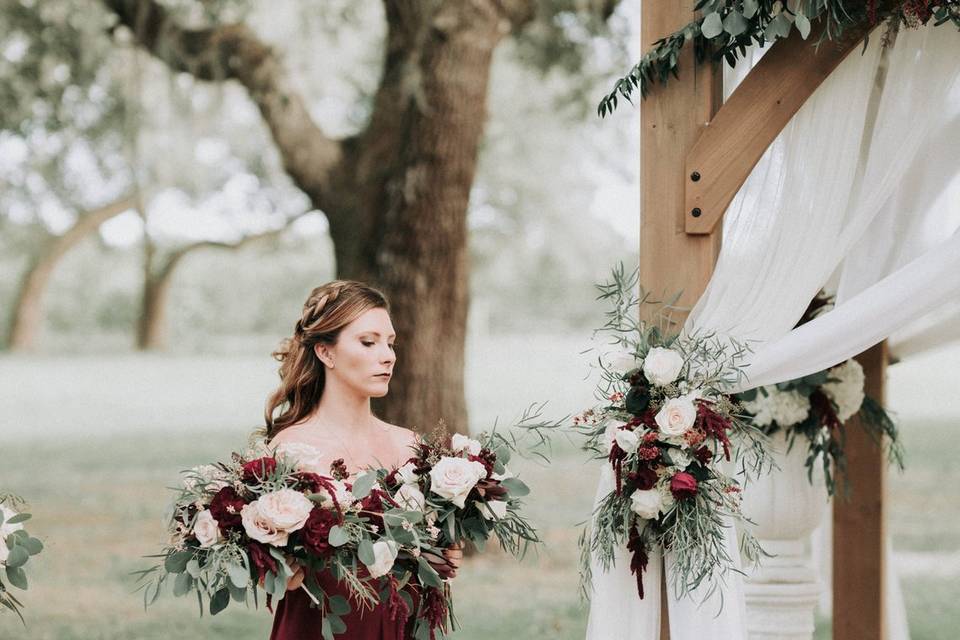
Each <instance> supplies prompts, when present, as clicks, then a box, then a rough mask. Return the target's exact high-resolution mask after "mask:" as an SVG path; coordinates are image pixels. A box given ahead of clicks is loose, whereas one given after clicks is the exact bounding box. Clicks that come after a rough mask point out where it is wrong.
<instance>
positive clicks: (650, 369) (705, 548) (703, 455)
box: [574, 267, 765, 598]
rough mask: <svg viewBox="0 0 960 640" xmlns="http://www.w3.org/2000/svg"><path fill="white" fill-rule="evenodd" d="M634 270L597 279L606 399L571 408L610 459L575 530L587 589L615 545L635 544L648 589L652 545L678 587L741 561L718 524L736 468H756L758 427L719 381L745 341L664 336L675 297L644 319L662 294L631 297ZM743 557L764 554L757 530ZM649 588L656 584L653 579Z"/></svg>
mask: <svg viewBox="0 0 960 640" xmlns="http://www.w3.org/2000/svg"><path fill="white" fill-rule="evenodd" d="M636 286H637V281H636V274H634V275H633V276H630V277H625V276H624V273H623V269H622V267H620V268H619V269H617V270H615V271H614V278H613V281H612V282H611V283H608V284H605V285H600V286H599V289H600V291H601V295H600V299H606V300H610V301H611V302H612V303H613V310H612V311H611V312H609V313H608V322H607V324H606V325H605V326H604V327H603V328H602V329H600V332H602V333H604V334H605V335H607V336H609V337H611V338H612V340H613V344H614V345H615V346H616V347H617V351H616V352H614V353H612V354H610V353H607V354H605V355H604V356H602V357H601V358H600V360H599V364H600V369H601V372H602V379H601V381H600V383H599V387H598V389H597V395H598V397H599V398H601V399H602V402H601V404H599V405H598V406H595V407H593V408H590V409H587V410H586V411H585V412H583V413H582V414H581V415H579V416H577V417H575V418H574V428H575V429H576V430H577V431H579V432H580V433H581V434H582V435H583V436H585V438H586V441H585V445H584V448H585V449H586V450H588V451H590V452H591V453H592V454H593V455H594V456H595V457H597V458H602V459H604V460H606V462H607V464H609V465H610V467H611V470H612V473H613V477H614V484H615V486H614V489H613V490H612V491H610V492H609V493H608V494H607V495H606V496H604V497H602V498H601V499H600V501H599V502H598V504H597V506H596V508H595V510H594V513H593V517H592V519H591V523H590V524H588V525H587V527H586V528H585V530H584V532H583V534H582V536H581V540H580V542H581V552H582V557H581V581H582V589H583V591H584V594H585V595H587V596H589V591H588V585H589V584H590V582H591V562H592V560H593V559H595V560H597V561H599V565H600V566H601V567H603V569H604V570H607V569H609V568H610V567H611V566H612V565H613V563H614V553H615V550H616V549H617V548H618V547H621V546H623V545H626V548H627V550H628V551H629V552H630V557H631V561H630V569H631V572H632V573H633V574H635V575H636V581H637V592H638V595H639V596H640V597H641V598H643V596H644V590H645V589H644V584H643V574H644V571H645V569H646V567H647V564H648V561H649V557H650V553H651V551H652V550H653V549H654V548H664V549H670V550H672V551H673V552H674V555H675V558H676V563H675V565H674V567H675V570H674V572H673V573H672V575H671V576H670V581H671V583H672V585H673V587H674V588H675V590H676V591H677V593H678V594H679V595H685V594H687V593H689V592H690V591H692V590H694V589H697V588H698V587H699V586H700V585H701V584H704V583H707V584H709V585H710V590H711V591H712V589H713V588H714V587H715V586H716V584H717V579H718V578H722V576H723V575H724V574H725V573H726V572H728V571H730V570H736V569H737V567H738V565H739V562H738V558H734V557H731V553H730V552H729V550H728V549H727V548H726V546H725V543H724V533H725V532H724V530H725V529H728V528H729V527H732V526H733V525H734V523H735V522H736V521H737V520H740V519H742V515H741V512H740V503H741V488H742V484H741V480H738V479H736V478H734V477H733V475H731V473H734V472H733V471H730V470H729V469H731V468H736V467H737V466H739V471H738V472H737V473H739V474H740V475H741V479H746V478H747V477H749V476H750V475H752V474H755V473H759V472H760V471H761V470H762V466H763V465H764V460H765V451H764V447H763V440H764V438H763V435H762V434H761V433H760V432H759V431H758V430H757V429H756V428H754V427H753V426H752V425H751V424H750V423H749V421H747V420H744V419H743V418H742V417H741V416H740V415H739V411H738V405H737V403H736V402H735V401H734V400H733V399H731V398H730V397H729V396H728V395H726V394H725V393H724V392H723V391H722V389H723V388H725V387H726V386H727V385H729V384H732V383H734V382H735V381H737V380H739V379H741V377H742V375H743V370H742V367H741V366H740V363H741V361H742V359H743V357H744V355H745V354H746V348H745V347H743V346H742V345H737V344H735V343H724V342H722V341H720V340H718V339H715V337H714V336H711V335H670V334H668V333H666V332H665V331H663V330H662V329H661V326H660V325H663V324H668V323H669V310H670V308H671V306H672V305H671V304H670V303H663V304H662V308H661V310H660V312H659V314H658V315H657V316H656V317H657V318H658V320H660V321H661V322H659V323H658V325H654V324H652V323H648V322H643V321H640V320H638V319H635V316H636V317H639V309H640V307H641V305H644V304H650V305H653V304H659V303H653V302H651V301H650V299H649V296H646V295H643V296H642V297H639V298H638V297H636V295H635V294H634V293H633V292H634V289H635V288H636ZM741 546H742V552H743V554H744V556H745V557H746V558H747V559H748V560H750V561H756V560H757V559H758V557H759V554H760V553H761V550H760V548H759V545H758V544H757V542H756V540H755V539H754V538H753V537H752V536H751V535H750V534H749V533H746V534H744V535H743V536H742V542H741ZM654 588H656V587H655V586H654Z"/></svg>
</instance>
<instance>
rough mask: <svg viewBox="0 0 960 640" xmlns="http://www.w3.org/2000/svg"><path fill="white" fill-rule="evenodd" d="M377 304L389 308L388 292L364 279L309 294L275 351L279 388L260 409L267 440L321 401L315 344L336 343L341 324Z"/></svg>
mask: <svg viewBox="0 0 960 640" xmlns="http://www.w3.org/2000/svg"><path fill="white" fill-rule="evenodd" d="M378 308H380V309H387V310H388V311H389V309H390V305H389V303H388V302H387V298H386V296H384V295H383V293H381V292H380V291H377V290H376V289H374V288H373V287H370V286H367V285H365V284H363V283H362V282H355V281H353V280H334V281H333V282H328V283H327V284H324V285H321V286H319V287H317V288H315V289H314V290H313V291H311V292H310V295H309V296H308V297H307V301H306V302H304V303H303V314H302V315H301V316H300V319H299V320H297V324H296V325H295V326H294V329H293V336H292V337H290V338H287V339H285V340H284V341H283V342H282V343H281V344H280V347H279V348H277V350H276V351H274V352H273V357H274V358H276V359H277V360H279V361H280V370H279V374H280V386H279V387H277V390H276V391H274V392H273V393H272V394H271V395H270V397H269V398H268V399H267V406H266V410H265V411H264V420H265V421H266V428H265V432H266V434H265V435H266V437H267V439H268V440H270V439H272V438H273V437H274V436H276V435H277V434H278V433H280V432H281V431H282V430H284V429H286V428H287V427H289V426H291V425H293V424H296V423H298V422H300V421H301V420H303V419H304V418H306V417H307V416H309V415H310V412H311V411H313V409H314V408H315V407H316V406H317V403H318V402H320V397H321V396H322V395H323V387H324V380H325V375H326V374H325V371H324V368H323V363H322V362H320V359H319V358H318V357H317V355H316V353H315V352H314V347H315V346H316V345H317V344H328V345H333V344H335V343H336V341H337V337H338V336H339V335H340V332H341V331H342V330H343V328H344V327H345V326H347V325H348V324H350V323H351V322H353V321H354V320H356V319H357V317H359V316H360V315H361V314H362V313H364V312H365V311H368V310H370V309H378Z"/></svg>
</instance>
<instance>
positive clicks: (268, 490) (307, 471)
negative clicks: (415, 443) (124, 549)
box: [136, 443, 449, 640]
mask: <svg viewBox="0 0 960 640" xmlns="http://www.w3.org/2000/svg"><path fill="white" fill-rule="evenodd" d="M320 457H321V456H320V452H319V451H317V450H316V449H314V448H313V447H311V446H309V445H304V444H294V443H285V444H281V445H280V446H278V447H277V449H276V450H275V451H270V450H269V449H267V448H266V446H265V445H263V444H262V443H261V444H259V445H257V446H255V447H254V448H252V449H251V450H250V451H248V452H247V453H245V454H233V456H232V459H231V460H230V462H226V463H217V464H212V465H202V466H200V467H196V468H194V469H191V470H189V471H187V472H184V479H183V480H184V481H183V485H182V487H180V488H178V489H176V491H177V496H176V498H175V500H174V504H173V507H172V514H171V515H170V519H169V533H170V543H169V545H168V546H167V547H166V548H165V549H164V551H163V552H162V553H161V554H160V555H159V556H155V557H159V558H161V562H160V563H159V564H158V565H156V566H154V567H151V568H149V569H146V570H143V571H139V572H136V573H137V574H138V575H139V576H140V580H141V588H142V589H143V590H144V604H145V605H149V604H150V603H152V602H154V601H155V600H156V599H157V597H158V596H159V594H160V590H161V588H162V586H163V584H164V582H165V581H166V580H167V579H169V578H172V580H173V593H174V595H175V596H181V595H186V594H188V593H195V594H196V596H197V599H198V601H199V603H200V607H201V614H202V612H203V605H204V601H207V602H208V610H209V612H210V613H211V615H215V614H217V613H219V612H220V611H222V610H223V609H225V608H226V607H227V605H228V604H229V603H230V602H231V600H232V601H235V602H238V603H247V602H248V597H252V599H253V601H254V604H255V605H256V604H257V597H258V596H257V590H258V587H259V588H262V589H263V590H264V591H265V592H266V594H267V606H268V608H269V607H270V606H271V601H272V600H273V599H277V600H279V599H281V598H283V597H284V595H285V593H286V590H287V584H288V581H289V579H290V578H291V577H292V576H293V575H294V572H295V569H294V566H296V565H299V566H300V567H302V568H303V570H304V576H305V578H304V581H303V584H302V587H301V588H302V589H304V590H305V591H306V592H307V594H309V596H310V598H311V600H312V601H313V604H314V606H316V607H318V608H320V609H321V610H322V612H323V616H322V628H321V632H322V636H323V638H324V639H325V640H333V636H334V634H339V633H343V632H344V631H346V630H347V629H346V625H345V623H344V622H343V620H342V616H344V615H346V614H347V613H349V612H350V610H351V607H352V604H351V603H355V604H356V605H358V606H360V607H373V606H376V605H377V604H381V603H383V604H385V605H386V606H388V608H389V612H390V614H391V615H392V616H398V617H399V619H407V618H408V617H409V616H410V615H411V614H413V613H415V614H416V617H417V625H416V637H417V638H433V637H434V636H435V634H436V633H437V632H438V631H441V632H442V630H443V627H444V625H445V624H446V616H447V611H448V609H449V607H448V601H449V591H448V589H447V585H446V583H445V582H444V580H443V579H442V577H441V576H440V575H439V573H438V572H437V569H436V568H434V567H432V566H431V565H430V563H428V562H426V558H430V557H436V558H442V553H443V551H442V548H441V547H439V546H438V543H437V542H436V540H434V539H432V538H431V537H430V536H429V535H428V534H427V524H426V523H425V520H424V517H423V513H422V512H421V511H420V510H412V509H408V508H406V507H405V506H402V505H401V504H400V503H398V502H397V501H396V500H394V498H393V497H392V496H391V495H390V493H389V492H388V491H387V490H385V489H384V487H383V484H382V481H383V480H384V477H385V476H386V472H385V471H383V470H379V471H378V470H368V471H366V472H364V473H361V474H360V475H358V476H357V477H356V478H355V479H354V481H353V482H352V483H351V482H348V481H347V480H348V475H347V471H346V468H345V466H344V465H343V461H342V460H338V461H335V462H334V463H333V465H332V466H331V468H330V469H329V470H327V471H324V470H323V469H321V468H319V460H320ZM441 564H442V563H441ZM324 571H326V572H329V573H330V574H332V576H333V577H334V578H336V580H337V581H338V582H339V583H341V584H344V585H346V587H347V590H348V592H349V598H346V597H344V596H343V595H338V594H328V593H326V592H325V591H324V589H323V588H322V586H321V584H320V582H319V581H318V575H319V574H320V572H324ZM415 606H416V608H417V611H416V612H414V607H415ZM395 619H397V618H395Z"/></svg>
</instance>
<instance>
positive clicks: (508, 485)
mask: <svg viewBox="0 0 960 640" xmlns="http://www.w3.org/2000/svg"><path fill="white" fill-rule="evenodd" d="M500 484H502V485H503V487H504V488H505V489H506V490H507V491H508V492H510V497H511V498H519V497H522V496H525V495H528V494H529V493H530V487H528V486H527V485H526V484H525V483H524V482H523V481H522V480H521V479H520V478H506V479H505V480H504V481H503V482H501V483H500Z"/></svg>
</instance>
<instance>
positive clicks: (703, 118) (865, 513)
mask: <svg viewBox="0 0 960 640" xmlns="http://www.w3.org/2000/svg"><path fill="white" fill-rule="evenodd" d="M693 18H694V13H693V11H691V9H690V3H688V2H663V1H662V0H643V3H642V22H641V29H642V31H641V47H642V50H643V51H647V50H649V49H650V48H651V47H652V46H653V45H654V43H655V42H656V41H657V40H659V39H661V38H663V37H664V36H666V35H668V34H670V33H673V32H674V31H677V30H678V29H680V28H682V27H683V26H684V25H686V24H687V23H688V22H690V20H692V19H693ZM866 32H867V31H866V29H864V30H862V31H860V32H848V33H847V36H846V38H845V39H844V40H843V41H840V42H833V41H825V42H823V43H822V44H821V45H820V46H819V47H817V48H816V50H814V48H813V47H814V44H813V43H815V42H817V40H818V35H819V34H818V33H816V32H815V33H813V34H811V36H810V38H808V39H807V40H802V39H801V38H800V37H799V36H798V34H797V33H796V32H794V33H793V34H792V35H791V36H790V37H789V38H787V39H785V40H781V41H778V42H777V43H776V44H774V45H773V47H772V48H771V50H770V51H769V52H768V53H767V54H766V55H765V56H764V57H763V59H762V60H761V61H760V63H758V64H757V66H756V67H755V68H754V69H753V70H751V71H750V73H749V74H748V75H747V77H746V78H745V79H744V80H743V82H742V83H741V84H740V86H739V87H738V88H737V90H736V91H735V92H734V93H733V94H732V95H731V96H730V99H729V100H727V101H726V103H723V104H722V106H721V102H722V70H721V69H720V68H719V67H718V66H715V65H711V64H706V65H696V64H695V63H694V59H693V52H692V50H691V49H692V47H686V48H685V49H684V50H683V51H682V53H681V60H680V65H681V67H682V70H681V72H680V77H679V78H676V79H674V78H671V79H670V81H669V82H668V83H667V84H666V85H662V86H658V87H657V88H656V90H655V91H654V92H653V93H652V94H651V95H650V96H649V97H648V98H647V99H646V100H645V101H644V102H643V104H642V107H641V116H640V120H641V146H640V149H641V152H640V153H641V159H640V175H641V178H640V180H641V188H642V191H641V200H640V201H641V205H640V206H641V232H640V278H641V282H643V283H657V287H659V288H660V290H659V291H654V293H667V292H675V291H682V292H683V293H682V295H681V297H680V300H679V302H678V304H680V305H682V306H685V307H692V306H693V304H694V303H695V302H696V300H697V298H699V297H700V295H701V294H702V293H703V291H704V289H705V288H706V285H707V282H708V281H709V279H710V275H711V274H712V272H713V267H714V264H715V263H716V259H717V257H718V255H719V251H720V225H719V224H718V223H719V222H720V220H721V219H722V216H723V213H724V211H726V209H727V207H728V206H729V204H730V202H731V201H732V200H733V197H734V195H735V194H736V193H737V191H738V190H739V189H740V187H741V186H742V185H743V183H744V181H745V180H746V178H747V176H748V175H749V174H750V171H751V170H752V169H753V167H754V166H755V165H756V163H757V162H758V161H759V160H760V158H761V156H762V155H763V153H764V152H765V151H766V149H767V148H768V147H769V145H770V144H771V143H772V142H773V140H774V139H775V138H776V137H777V135H779V133H780V132H781V131H782V130H783V127H784V126H786V124H787V123H788V122H789V121H790V118H791V117H792V116H793V115H794V114H795V113H796V112H797V111H798V110H799V109H800V107H801V106H802V105H803V104H804V103H805V102H806V101H807V99H808V98H809V97H810V96H811V95H812V94H813V92H814V91H815V90H816V89H817V87H819V86H820V84H821V83H822V82H823V81H824V80H825V79H826V78H827V76H828V75H829V74H830V73H831V72H832V71H833V70H834V69H835V68H836V67H837V66H838V65H839V64H840V63H841V62H842V61H843V59H844V58H845V57H846V56H847V55H848V54H850V52H851V51H853V50H854V49H855V48H856V47H857V45H858V44H859V43H860V42H861V41H862V39H863V37H864V36H865V35H866ZM858 359H859V360H860V362H861V364H863V366H864V370H865V372H866V375H867V383H866V385H867V389H866V390H867V393H868V394H869V395H871V396H872V397H874V398H876V399H877V400H878V401H880V402H883V401H884V376H885V371H886V366H887V361H888V356H887V351H886V346H885V343H881V344H880V345H877V346H876V347H874V348H872V349H870V350H868V351H867V352H865V353H864V354H861V355H860V356H858ZM846 452H847V466H848V468H847V476H848V478H849V481H850V485H851V488H852V495H851V499H850V500H849V501H843V500H842V499H838V500H836V501H835V502H834V513H833V520H834V553H833V559H834V566H833V637H834V639H835V640H866V639H871V640H882V638H884V636H885V629H884V610H883V593H884V582H883V560H884V554H883V539H884V537H883V533H884V513H883V495H884V492H885V489H884V484H885V477H884V474H885V466H886V465H885V459H884V456H883V452H882V449H881V448H880V447H879V446H878V445H877V444H876V443H874V442H873V441H872V440H870V438H869V436H867V435H865V432H864V431H863V430H862V429H858V428H852V429H848V430H847V448H846ZM663 588H664V587H663V586H662V587H661V589H663ZM662 613H663V615H662V616H661V621H662V622H661V632H660V638H661V640H664V639H667V638H669V627H668V623H667V618H668V616H667V610H666V606H665V605H664V607H663V611H662Z"/></svg>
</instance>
